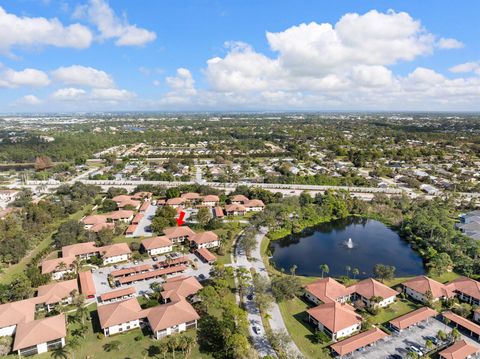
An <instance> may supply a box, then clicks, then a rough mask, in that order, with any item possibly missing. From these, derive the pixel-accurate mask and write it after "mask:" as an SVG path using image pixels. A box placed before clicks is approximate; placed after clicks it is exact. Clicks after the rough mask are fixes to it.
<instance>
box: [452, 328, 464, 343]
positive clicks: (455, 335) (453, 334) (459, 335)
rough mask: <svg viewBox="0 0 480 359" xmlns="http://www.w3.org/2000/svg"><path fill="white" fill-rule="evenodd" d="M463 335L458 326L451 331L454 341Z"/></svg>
mask: <svg viewBox="0 0 480 359" xmlns="http://www.w3.org/2000/svg"><path fill="white" fill-rule="evenodd" d="M461 336H462V335H461V334H460V332H459V331H458V329H457V328H453V329H452V331H451V332H450V338H451V340H452V341H457V340H458V339H460V338H461Z"/></svg>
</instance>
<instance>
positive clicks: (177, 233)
mask: <svg viewBox="0 0 480 359" xmlns="http://www.w3.org/2000/svg"><path fill="white" fill-rule="evenodd" d="M163 234H164V235H165V236H167V237H168V238H170V239H172V238H178V237H185V236H193V235H194V234H195V232H194V231H192V230H191V229H190V227H188V226H181V227H169V228H165V229H164V230H163Z"/></svg>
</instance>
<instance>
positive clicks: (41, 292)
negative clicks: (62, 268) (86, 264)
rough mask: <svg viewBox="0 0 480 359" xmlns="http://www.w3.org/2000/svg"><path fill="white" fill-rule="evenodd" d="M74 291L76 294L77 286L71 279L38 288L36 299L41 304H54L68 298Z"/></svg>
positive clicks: (74, 280)
mask: <svg viewBox="0 0 480 359" xmlns="http://www.w3.org/2000/svg"><path fill="white" fill-rule="evenodd" d="M74 291H76V293H77V294H78V284H77V280H76V279H71V280H65V281H63V282H56V283H51V284H46V285H42V286H40V287H38V296H37V297H38V300H39V302H41V303H45V304H54V303H58V302H60V301H62V300H64V299H65V298H68V297H70V296H71V293H72V292H74Z"/></svg>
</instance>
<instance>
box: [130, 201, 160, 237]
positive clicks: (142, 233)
mask: <svg viewBox="0 0 480 359" xmlns="http://www.w3.org/2000/svg"><path fill="white" fill-rule="evenodd" d="M156 211H157V206H154V205H153V204H150V206H148V208H147V210H146V211H145V213H144V215H143V218H142V219H141V220H140V223H138V226H137V229H136V230H135V232H133V237H151V236H152V235H153V233H152V232H151V231H150V232H149V231H148V230H147V229H148V228H149V227H150V225H151V224H152V219H153V217H154V216H155V212H156Z"/></svg>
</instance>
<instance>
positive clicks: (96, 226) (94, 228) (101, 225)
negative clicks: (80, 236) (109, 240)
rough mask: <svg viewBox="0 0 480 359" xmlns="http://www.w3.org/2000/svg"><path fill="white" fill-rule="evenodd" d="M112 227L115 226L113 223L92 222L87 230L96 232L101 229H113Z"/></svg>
mask: <svg viewBox="0 0 480 359" xmlns="http://www.w3.org/2000/svg"><path fill="white" fill-rule="evenodd" d="M114 228H115V224H113V223H97V224H94V225H93V226H91V227H90V228H89V229H88V230H89V231H90V232H95V233H98V232H100V231H101V230H102V229H110V230H113V229H114Z"/></svg>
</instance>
